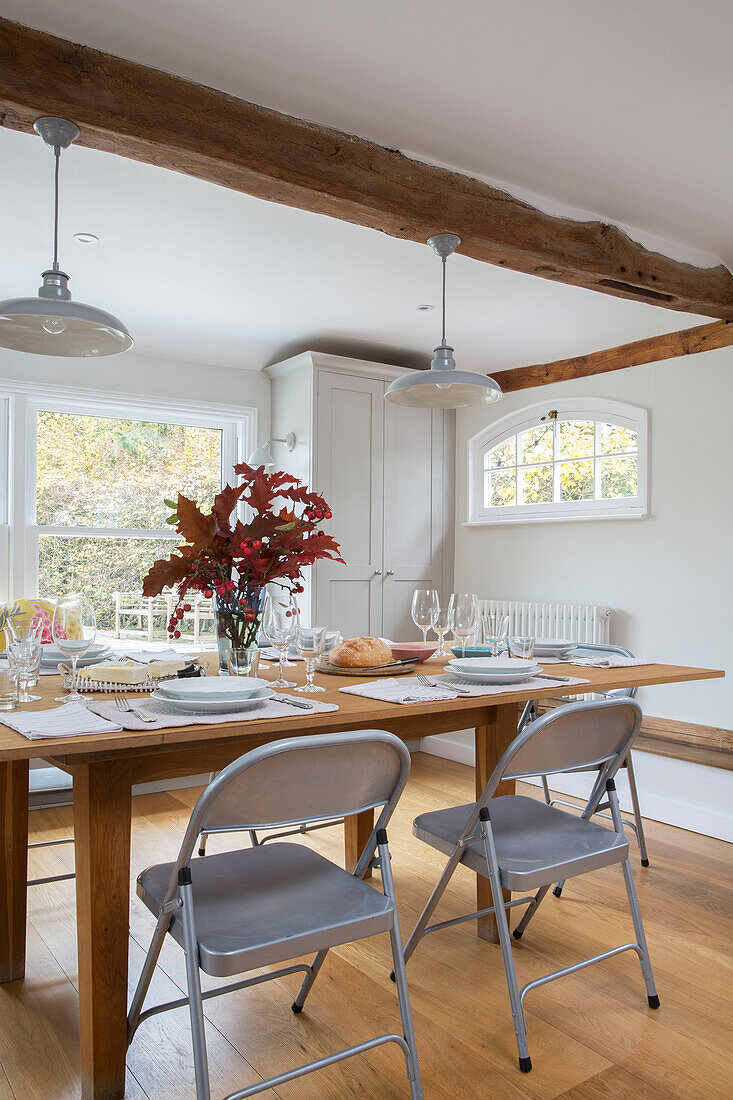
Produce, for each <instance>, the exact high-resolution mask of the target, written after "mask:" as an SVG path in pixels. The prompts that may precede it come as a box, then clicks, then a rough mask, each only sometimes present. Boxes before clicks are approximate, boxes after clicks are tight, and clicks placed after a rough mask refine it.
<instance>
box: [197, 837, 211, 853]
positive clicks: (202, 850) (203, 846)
mask: <svg viewBox="0 0 733 1100" xmlns="http://www.w3.org/2000/svg"><path fill="white" fill-rule="evenodd" d="M208 839H209V834H208V833H201V835H200V836H199V855H200V856H205V855H206V842H207V840H208Z"/></svg>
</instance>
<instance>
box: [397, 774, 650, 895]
mask: <svg viewBox="0 0 733 1100" xmlns="http://www.w3.org/2000/svg"><path fill="white" fill-rule="evenodd" d="M474 805H475V804H474V803H473V802H471V803H469V804H468V805H466V806H455V807H451V808H450V809H447V810H435V811H434V812H432V813H426V814H421V815H420V817H418V818H416V819H415V822H414V825H413V828H412V831H413V833H414V835H415V836H416V837H417V838H418V839H419V840H423V841H425V843H426V844H429V845H430V846H431V847H432V848H437V849H438V851H439V852H443V853H444V854H445V855H447V856H449V855H450V854H451V853H452V852H453V851H454V850H455V847H456V845H457V844H458V842H459V841H460V839H461V837H462V836H463V835H464V833H465V831H466V826H467V825H468V823H469V821H470V818H471V814H472V813H473V809H474ZM491 827H492V831H493V834H494V844H495V845H496V859H497V863H498V865H499V876H500V878H501V885H502V886H503V887H504V889H505V890H516V891H525V890H536V889H537V888H538V887H540V886H544V885H545V884H546V883H547V881H548V876H549V879H550V880H553V876H554V875H555V873H556V872H559V871H562V873H563V875H564V876H565V877H566V878H572V877H573V876H574V875H584V874H586V873H587V872H588V871H596V870H598V868H599V867H607V866H609V864H611V863H618V862H620V861H621V860H622V859H625V858H626V856H627V854H628V850H629V842H628V840H627V839H626V838H625V837H620V836H618V835H617V834H616V833H614V832H612V831H611V830H610V829H605V828H604V827H603V826H602V825H597V824H596V823H595V822H594V821H587V820H585V819H584V818H576V817H571V816H570V814H566V813H563V811H562V810H556V809H554V807H552V806H548V805H547V804H546V803H544V802H537V801H536V799H534V798H524V797H522V796H521V795H513V796H504V797H502V798H495V799H493V800H492V803H491ZM460 862H461V863H463V864H464V865H465V866H466V867H470V869H471V870H472V871H475V872H476V873H477V874H479V875H483V876H484V878H488V877H489V868H488V865H487V863H486V854H485V851H484V845H483V841H482V840H481V838H480V837H476V838H475V839H474V840H472V841H471V842H470V843H469V844H468V845H467V846H466V847H465V849H464V851H463V855H462V856H461V860H460Z"/></svg>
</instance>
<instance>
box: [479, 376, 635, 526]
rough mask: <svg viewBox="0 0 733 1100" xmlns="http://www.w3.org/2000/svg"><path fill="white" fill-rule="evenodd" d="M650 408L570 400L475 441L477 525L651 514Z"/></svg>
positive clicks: (506, 421)
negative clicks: (648, 450)
mask: <svg viewBox="0 0 733 1100" xmlns="http://www.w3.org/2000/svg"><path fill="white" fill-rule="evenodd" d="M647 445H648V444H647V414H646V410H644V409H640V408H636V407H635V406H632V405H624V404H621V403H620V402H618V401H607V400H604V399H601V398H596V399H586V400H579V399H570V398H568V399H563V400H561V401H555V402H554V403H553V404H552V406H550V405H549V404H547V403H545V404H542V405H533V406H531V407H530V408H527V409H524V410H522V411H520V412H517V413H512V414H510V415H509V416H506V417H503V418H502V419H501V420H499V421H497V422H496V423H494V424H492V425H490V426H489V427H488V428H485V429H484V430H483V431H481V432H479V433H478V435H475V436H474V437H473V438H472V439H471V440H469V445H468V470H469V523H480V524H486V523H522V522H531V521H533V520H534V521H536V520H545V521H551V520H557V519H563V520H566V519H598V518H603V517H607V518H613V517H616V518H624V517H625V518H633V517H640V516H644V515H646V514H647V488H648V487H647Z"/></svg>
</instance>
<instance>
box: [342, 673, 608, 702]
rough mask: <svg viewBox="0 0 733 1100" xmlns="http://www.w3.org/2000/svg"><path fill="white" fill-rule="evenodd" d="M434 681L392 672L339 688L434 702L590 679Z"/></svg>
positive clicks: (389, 699)
mask: <svg viewBox="0 0 733 1100" xmlns="http://www.w3.org/2000/svg"><path fill="white" fill-rule="evenodd" d="M431 679H432V680H433V682H434V683H436V684H439V685H440V686H439V687H437V686H436V687H431V688H429V687H426V686H425V685H424V684H421V683H419V681H418V680H416V679H413V678H412V677H407V676H405V677H404V678H403V679H400V680H398V679H396V677H394V676H390V677H388V678H385V679H383V680H370V681H369V682H368V683H366V684H357V685H355V686H354V687H342V688H339V691H343V692H346V694H347V695H363V696H364V697H365V698H367V699H380V700H382V701H383V702H385V703H435V702H439V701H440V700H443V699H461V698H463V699H466V698H469V697H471V698H474V699H478V698H480V697H481V696H484V695H502V694H506V693H509V692H513V691H522V692H524V691H527V690H532V689H534V688H536V689H538V690H539V689H542V688H553V687H554V688H568V687H570V686H571V685H573V684H588V683H590V681H589V680H581V679H578V678H577V677H575V676H570V677H568V678H567V679H563V680H549V679H548V680H539V679H538V678H537V677H536V676H533V677H532V679H531V680H525V681H524V683H522V684H475V683H473V682H471V683H469V682H468V681H467V680H461V679H459V678H458V677H454V676H451V675H440V676H432V677H431ZM452 684H457V685H458V686H459V687H460V688H461V693H460V695H459V694H458V693H457V692H455V691H452V690H451V685H452Z"/></svg>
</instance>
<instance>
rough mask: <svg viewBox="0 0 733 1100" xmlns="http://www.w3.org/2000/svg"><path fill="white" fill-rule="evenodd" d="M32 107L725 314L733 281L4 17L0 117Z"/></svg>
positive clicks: (545, 269)
mask: <svg viewBox="0 0 733 1100" xmlns="http://www.w3.org/2000/svg"><path fill="white" fill-rule="evenodd" d="M39 115H62V116H64V117H67V118H70V119H72V120H73V121H74V122H76V123H77V125H78V126H80V127H81V131H82V134H81V139H80V141H81V143H82V144H83V145H88V146H91V147H92V148H96V149H102V150H105V151H108V152H113V153H119V154H121V155H122V156H126V157H132V158H133V159H135V160H141V161H146V162H148V163H150V164H156V165H160V166H162V167H165V168H170V169H173V170H174V171H177V172H185V173H187V174H189V175H192V176H197V177H198V178H200V179H204V180H209V181H211V182H213V183H217V184H222V185H223V186H225V187H230V188H233V189H234V190H238V191H244V192H246V193H248V194H250V195H256V196H257V197H258V198H262V199H268V200H271V201H274V202H280V203H285V204H287V205H288V206H296V207H300V208H301V209H303V210H311V211H314V212H316V213H318V214H328V215H330V216H331V217H335V218H341V219H342V220H344V221H348V222H353V223H355V224H357V225H364V226H369V227H371V228H372V229H379V230H382V231H383V232H385V233H389V234H390V235H392V236H394V237H400V238H403V239H406V240H412V241H421V242H422V241H425V240H426V239H427V238H428V237H429V236H430V235H431V234H433V233H435V232H442V231H450V232H455V233H458V234H460V236H461V237H462V240H463V243H462V245H461V249H460V251H461V252H463V253H465V254H466V255H468V256H472V257H473V258H474V259H477V260H483V261H486V262H488V263H491V264H497V265H499V266H503V267H508V268H512V269H513V270H515V271H523V272H527V273H529V274H531V275H539V276H541V277H542V278H545V279H553V280H556V281H559V282H564V283H570V284H572V285H573V286H579V287H585V288H587V289H591V290H597V291H601V292H602V293H604V294H613V295H616V296H618V297H621V298H630V299H634V300H636V301H642V302H651V303H653V304H656V305H661V306H665V307H666V308H668V309H676V310H681V311H683V312H688V313H697V314H702V315H704V316H711V317H720V318H725V319H733V276H732V275H731V273H730V272H729V271H728V269H727V268H725V267H724V266H722V265H721V266H718V267H713V268H698V267H694V266H693V265H691V264H684V263H679V262H678V261H676V260H673V259H670V258H669V257H667V256H662V255H660V254H659V253H656V252H650V251H648V250H647V249H645V248H642V246H641V245H639V244H637V243H636V242H635V241H633V240H631V238H630V237H628V236H627V235H626V234H625V233H623V232H622V231H621V230H620V229H618V228H617V227H616V226H613V225H607V224H604V223H602V222H597V221H594V222H577V221H572V220H571V219H568V218H557V217H552V216H550V215H549V214H545V213H543V212H542V211H540V210H537V209H535V208H534V207H532V206H531V205H529V204H528V203H526V202H522V201H520V200H519V199H516V198H513V197H512V196H511V195H509V194H507V193H506V192H504V191H500V190H499V189H497V188H495V187H491V186H490V185H488V184H486V183H482V182H481V181H479V180H475V179H472V178H470V177H469V176H464V175H461V174H459V173H457V172H450V171H447V170H445V169H442V168H436V167H434V166H433V165H429V164H423V163H421V162H419V161H415V160H410V159H409V158H408V157H405V156H403V155H402V154H401V153H399V152H397V151H395V150H390V149H384V148H382V147H381V146H379V145H376V144H374V143H373V142H370V141H365V140H364V139H363V138H359V137H354V136H353V135H351V134H344V133H340V132H339V131H337V130H331V129H327V128H326V127H323V126H317V125H315V124H314V123H312V122H305V121H303V120H302V119H298V118H291V117H290V116H288V115H282V114H278V113H277V112H275V111H271V110H267V109H266V108H264V107H259V106H256V105H255V104H252V103H246V102H244V101H243V100H240V99H236V98H235V97H234V96H230V95H226V94H225V93H224V92H221V91H217V90H215V89H212V88H206V87H203V86H202V85H200V84H194V83H192V82H190V81H187V80H184V79H183V78H181V77H178V76H173V75H170V74H168V73H163V72H160V71H159V70H157V69H151V68H148V67H146V66H144V65H139V64H137V63H135V62H132V61H125V60H122V59H121V58H118V57H113V56H112V55H110V54H106V53H102V52H100V51H99V50H93V49H90V48H89V47H87V46H81V45H75V44H74V43H72V42H68V41H66V40H65V39H61V38H56V37H54V36H52V35H49V34H46V33H44V32H43V31H38V30H33V29H31V28H28V27H24V26H21V25H20V24H18V23H13V22H11V21H9V20H6V19H0V121H2V124H3V125H4V126H8V127H11V128H13V129H19V130H27V131H29V130H30V129H31V127H32V124H33V121H34V120H35V119H36V118H37V117H38V116H39Z"/></svg>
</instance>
